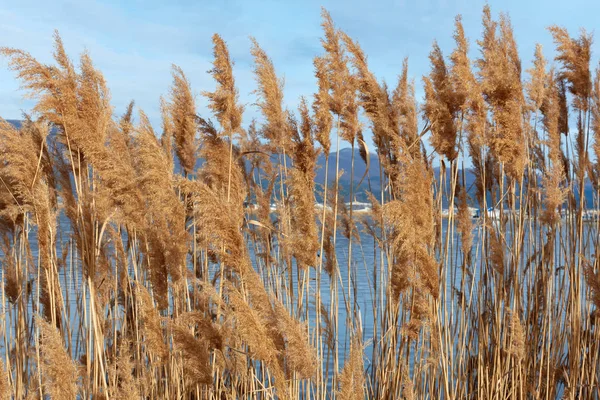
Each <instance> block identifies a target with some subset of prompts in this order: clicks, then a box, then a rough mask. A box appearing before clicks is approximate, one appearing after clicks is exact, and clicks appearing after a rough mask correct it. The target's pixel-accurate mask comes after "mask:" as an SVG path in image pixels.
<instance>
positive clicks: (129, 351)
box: [0, 7, 600, 399]
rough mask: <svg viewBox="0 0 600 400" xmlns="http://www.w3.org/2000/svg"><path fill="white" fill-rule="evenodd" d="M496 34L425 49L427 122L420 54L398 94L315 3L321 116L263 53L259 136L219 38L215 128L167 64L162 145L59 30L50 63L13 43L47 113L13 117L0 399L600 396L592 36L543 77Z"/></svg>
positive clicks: (497, 25) (571, 47) (460, 33)
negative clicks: (344, 161) (377, 184)
mask: <svg viewBox="0 0 600 400" xmlns="http://www.w3.org/2000/svg"><path fill="white" fill-rule="evenodd" d="M482 23H483V37H482V39H481V40H479V41H478V42H477V45H478V47H479V49H480V56H479V58H478V59H475V60H471V59H469V54H470V52H469V41H468V40H467V38H466V36H465V32H464V29H463V26H462V22H461V19H460V17H457V19H456V24H455V32H454V39H455V43H456V44H455V48H454V50H453V51H452V52H451V54H450V56H449V57H445V56H444V55H443V53H442V49H441V48H440V47H439V46H438V45H437V44H435V43H434V45H433V50H432V52H431V54H430V61H431V71H430V72H429V73H427V74H426V75H425V76H424V77H423V84H424V89H425V98H424V101H423V104H418V103H417V99H416V98H415V94H414V93H415V89H414V82H412V81H411V80H409V78H408V76H409V74H408V62H407V61H406V60H405V62H404V64H403V69H402V71H400V75H399V78H398V82H397V85H396V86H395V87H394V88H393V89H390V88H388V86H387V85H386V84H385V83H381V82H379V81H378V79H377V78H376V77H375V75H374V74H373V73H372V72H371V70H370V69H369V65H368V62H367V57H366V55H365V54H364V52H363V51H362V49H361V47H360V45H359V43H358V42H357V41H355V40H354V39H352V38H350V37H349V36H348V35H346V34H345V33H344V32H342V31H341V30H340V29H339V28H338V27H336V26H335V25H334V22H333V20H332V18H331V16H330V15H329V14H328V13H327V12H326V11H323V24H322V27H323V39H322V46H323V52H322V54H320V55H318V56H317V57H316V58H315V60H314V66H315V78H316V83H317V89H316V92H315V95H314V99H312V102H311V100H309V99H304V98H303V99H301V100H300V102H299V104H300V105H299V108H298V110H297V111H296V110H291V109H289V108H287V107H286V106H285V99H284V95H283V93H284V90H283V89H284V88H283V80H282V79H281V78H280V77H279V75H278V74H277V73H276V69H275V65H274V63H273V61H272V60H271V59H270V58H269V56H268V54H267V53H266V51H265V50H264V49H263V48H262V47H261V46H260V44H259V43H258V42H257V41H256V40H254V39H252V46H251V50H250V52H251V55H252V56H253V58H254V63H255V64H254V65H255V67H254V73H255V77H256V85H257V89H256V91H255V95H256V97H257V101H256V105H257V108H258V110H259V111H260V113H261V114H262V118H261V119H260V120H259V121H252V122H249V121H246V120H244V118H243V113H244V106H243V105H242V104H240V102H239V99H238V89H237V87H236V84H235V79H234V75H235V74H234V72H235V69H234V64H233V61H232V59H231V57H230V55H229V51H228V48H227V45H226V43H225V41H224V40H223V38H221V37H220V36H219V35H216V34H215V35H214V36H213V38H212V39H213V44H214V62H213V68H212V69H211V70H210V71H209V73H210V75H211V76H212V77H213V78H214V80H215V82H216V88H215V90H214V91H212V92H209V91H205V92H202V95H203V96H205V97H206V99H207V100H208V104H209V110H210V111H211V112H212V114H213V117H214V119H215V120H216V123H213V122H212V121H211V119H210V118H208V117H209V116H207V115H198V114H197V110H196V103H195V97H194V95H193V93H194V90H193V89H192V88H191V87H190V83H189V80H188V79H187V77H186V75H185V73H184V71H183V70H182V69H181V68H179V67H177V66H173V70H172V71H173V73H172V76H173V82H172V87H171V90H170V91H169V93H168V94H167V96H166V97H165V98H163V99H161V110H162V127H161V130H162V134H161V135H160V139H159V135H158V134H157V132H155V130H154V127H153V126H152V124H151V123H150V122H149V119H148V118H147V116H146V115H145V114H144V113H143V111H141V110H139V112H137V113H136V112H135V110H134V104H133V103H131V104H130V105H129V107H128V108H127V109H126V110H124V113H123V115H122V116H121V117H119V118H115V117H114V115H115V113H119V112H120V111H119V110H117V111H115V110H114V109H113V108H112V106H111V103H110V94H109V91H108V89H107V86H106V82H105V81H104V78H103V76H102V74H101V73H100V71H98V70H97V69H96V68H95V67H94V65H93V63H92V60H91V58H90V56H89V55H88V54H87V53H84V54H83V55H82V56H81V58H80V61H79V65H78V66H75V64H74V63H73V61H72V60H71V59H70V58H69V57H68V56H67V54H66V53H65V50H64V47H63V43H62V41H61V38H60V36H59V35H58V34H56V35H55V48H54V59H55V63H54V64H53V65H45V64H42V63H40V62H38V61H37V60H36V59H35V58H34V57H33V56H31V55H30V54H28V53H26V52H24V51H21V50H15V49H10V48H3V49H2V50H1V53H2V54H3V55H4V56H5V57H6V58H7V59H8V61H9V67H10V68H11V69H12V70H13V71H15V73H16V75H17V78H18V79H19V81H20V82H21V84H22V87H23V89H24V90H25V91H26V93H27V95H28V96H31V97H32V98H33V99H34V100H35V101H36V105H35V107H34V108H33V109H32V110H31V112H30V114H26V115H25V116H24V122H23V124H22V125H21V126H20V127H18V128H17V127H15V126H13V125H11V124H9V123H8V122H5V121H1V122H0V154H2V159H1V160H0V239H1V240H0V249H1V253H0V254H1V262H2V299H1V300H2V314H1V316H0V322H1V324H0V326H1V328H0V332H1V333H2V336H1V337H2V352H1V354H2V360H0V397H2V398H18V399H20V398H45V397H47V396H49V397H51V398H57V399H62V398H64V399H72V398H76V397H78V398H125V399H134V398H194V399H200V398H207V399H208V398H215V399H229V398H231V399H233V398H260V399H270V398H280V399H286V398H290V399H292V398H316V399H327V398H340V399H362V398H377V399H399V398H405V399H413V398H432V399H437V398H445V399H453V398H488V399H501V398H540V399H553V398H558V397H561V396H562V397H563V398H568V399H576V398H577V399H583V398H598V397H599V396H600V394H599V393H598V387H599V386H600V384H599V381H598V379H599V377H600V371H598V368H597V367H598V365H599V360H598V357H599V355H600V347H599V346H600V331H599V330H598V328H597V325H598V324H597V322H598V320H597V319H598V318H599V317H600V313H598V308H599V307H600V271H598V268H599V267H600V265H599V264H598V258H597V255H596V251H597V248H598V244H599V243H598V241H599V237H600V236H599V234H598V232H599V228H600V226H599V224H600V219H598V218H597V217H598V214H590V213H589V212H588V209H590V208H592V209H598V206H599V200H600V185H599V180H598V179H599V176H600V164H599V162H600V161H599V157H600V75H599V74H600V73H599V72H598V70H597V71H596V73H595V75H594V74H592V72H591V70H590V49H591V43H592V39H591V36H590V35H589V34H587V33H586V32H585V31H582V32H581V34H580V36H579V37H575V38H574V37H571V36H570V34H569V33H568V32H567V31H566V30H565V29H563V28H560V27H551V28H550V33H551V34H552V36H553V38H554V41H555V43H556V57H555V63H554V64H553V65H551V66H549V64H551V63H550V62H549V61H548V60H546V59H545V58H544V53H543V51H542V48H541V46H538V47H536V51H535V54H534V55H532V56H533V63H532V68H531V69H530V70H528V71H527V77H526V78H523V77H522V68H521V59H520V55H519V53H518V50H517V45H516V40H515V38H514V36H513V29H512V26H511V22H510V19H509V18H508V16H506V15H500V16H499V18H498V19H494V18H493V16H492V13H491V11H490V9H489V7H485V8H484V11H483V19H482ZM311 111H312V112H311ZM421 120H422V121H423V123H421V122H420V121H421ZM571 120H574V121H575V124H574V127H573V122H572V121H571ZM569 122H571V125H572V127H571V128H569ZM332 135H333V136H334V140H335V143H336V147H335V150H336V152H335V153H330V152H331V148H332V140H331V137H332ZM367 135H370V136H371V137H372V142H373V143H374V145H375V148H374V149H369V148H368V146H367V143H366V141H365V136H367ZM427 140H429V143H430V146H426V145H425V144H424V143H425V141H427ZM343 142H345V144H347V145H348V146H349V147H351V148H352V164H351V168H350V171H342V170H341V169H340V162H339V160H340V146H341V145H342V144H343ZM355 148H356V149H358V150H359V155H360V157H362V159H363V162H364V163H365V164H366V165H367V167H369V166H370V165H371V158H372V157H375V155H372V154H371V153H370V151H374V152H375V153H376V157H377V158H378V160H379V163H378V165H379V166H380V167H379V168H380V170H379V171H376V172H377V173H379V175H380V180H381V182H382V185H381V189H380V190H379V191H375V189H372V188H371V181H370V176H372V175H368V176H367V177H366V181H365V177H362V179H360V182H361V183H362V184H361V185H359V184H357V180H356V179H355V176H354V174H355V171H354V165H355V159H354V153H355V152H354V149H355ZM428 149H432V151H431V152H428ZM590 152H593V153H594V155H593V156H592V155H590ZM320 153H322V154H323V156H324V159H325V182H324V185H323V186H322V187H321V185H318V184H317V183H316V171H317V170H316V169H317V165H318V157H319V154H320ZM331 157H335V161H336V162H335V165H336V168H335V170H331V169H330V168H329V161H330V158H331ZM434 166H439V174H438V173H436V170H435V169H434ZM468 169H469V170H470V171H471V172H472V173H473V174H474V176H475V183H474V184H473V187H469V186H467V183H466V178H465V176H466V173H467V172H468V171H467V170H468ZM342 174H350V176H351V179H350V182H351V183H350V188H349V192H350V198H348V199H344V198H343V195H342V191H343V190H342V189H343V188H342V186H341V182H342V181H341V179H340V178H341V176H342ZM587 182H591V184H592V187H593V190H594V197H593V204H588V202H587V200H586V196H585V190H586V187H587ZM364 187H368V196H369V199H370V202H371V205H372V207H371V211H370V212H369V213H368V215H367V214H358V213H356V212H355V210H354V207H353V201H354V195H355V194H356V193H357V192H358V191H359V190H363V189H362V188H364ZM348 202H349V205H348ZM271 204H274V205H275V210H274V211H272V210H271ZM445 207H447V208H448V215H447V216H444V215H443V213H442V211H443V210H444V208H445ZM470 207H476V208H479V209H480V210H482V211H483V212H482V213H481V216H480V218H472V216H471V211H470ZM488 207H493V208H495V209H496V210H499V216H498V217H497V218H496V217H493V216H491V215H490V214H488V213H487V212H485V210H486V209H487V208H488ZM590 215H592V216H593V215H595V216H596V218H595V219H593V218H592V219H591V220H590V218H589V216H590ZM346 246H347V247H346ZM368 251H370V252H372V255H373V257H372V258H368V259H369V260H371V261H370V264H367V262H366V261H365V260H366V259H367V258H365V259H363V260H362V261H361V260H360V259H358V257H357V255H358V254H359V253H362V254H364V252H368ZM361 268H364V269H366V274H362V273H360V272H359V271H360V269H361ZM365 277H366V279H368V285H367V286H368V292H367V293H362V292H359V291H358V289H357V288H358V286H359V283H360V282H358V281H359V280H361V279H365ZM365 321H369V322H368V324H372V325H373V326H368V325H367V326H365Z"/></svg>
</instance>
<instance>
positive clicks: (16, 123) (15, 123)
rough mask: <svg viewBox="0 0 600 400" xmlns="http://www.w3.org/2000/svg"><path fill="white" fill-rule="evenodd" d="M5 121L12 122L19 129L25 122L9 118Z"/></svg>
mask: <svg viewBox="0 0 600 400" xmlns="http://www.w3.org/2000/svg"><path fill="white" fill-rule="evenodd" d="M5 121H6V122H8V123H9V124H11V125H12V126H14V127H15V128H17V129H20V128H21V125H22V124H23V121H19V120H17V119H7V120H5Z"/></svg>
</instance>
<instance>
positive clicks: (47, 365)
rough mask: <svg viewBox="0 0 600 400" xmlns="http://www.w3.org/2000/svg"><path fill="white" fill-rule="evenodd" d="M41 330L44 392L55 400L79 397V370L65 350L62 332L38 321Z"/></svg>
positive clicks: (44, 322) (39, 319)
mask: <svg viewBox="0 0 600 400" xmlns="http://www.w3.org/2000/svg"><path fill="white" fill-rule="evenodd" d="M37 326H38V328H39V330H40V353H41V357H42V358H41V359H42V365H40V366H39V368H41V369H42V371H43V378H44V392H45V393H47V394H48V395H49V396H50V397H51V398H53V399H59V400H60V399H65V400H66V399H69V400H70V399H74V398H76V397H77V393H78V390H77V368H76V366H75V363H74V362H73V360H72V359H71V357H69V355H68V353H67V352H66V350H65V347H64V343H63V338H62V336H61V334H60V332H59V331H58V330H57V329H56V328H55V327H54V326H52V325H50V324H49V323H48V322H46V321H44V320H42V319H41V318H38V319H37Z"/></svg>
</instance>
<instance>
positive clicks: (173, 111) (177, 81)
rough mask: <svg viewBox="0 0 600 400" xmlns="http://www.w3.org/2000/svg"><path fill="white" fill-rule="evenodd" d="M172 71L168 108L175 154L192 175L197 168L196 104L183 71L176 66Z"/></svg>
mask: <svg viewBox="0 0 600 400" xmlns="http://www.w3.org/2000/svg"><path fill="white" fill-rule="evenodd" d="M171 69H172V72H171V74H172V76H173V84H172V86H171V90H170V93H169V94H170V101H169V102H168V103H167V105H166V107H167V108H168V110H169V114H170V120H171V121H172V122H171V123H172V129H173V131H172V135H173V138H174V140H175V153H176V154H177V158H179V162H180V163H181V166H182V168H183V171H184V172H185V173H186V174H188V175H190V174H192V173H193V172H194V168H195V166H196V147H197V144H196V131H197V129H198V127H197V126H196V102H195V100H194V96H193V95H192V89H191V87H190V82H189V81H188V79H187V77H186V76H185V74H184V73H183V70H182V69H181V68H180V67H178V66H176V65H173V66H172V68H171Z"/></svg>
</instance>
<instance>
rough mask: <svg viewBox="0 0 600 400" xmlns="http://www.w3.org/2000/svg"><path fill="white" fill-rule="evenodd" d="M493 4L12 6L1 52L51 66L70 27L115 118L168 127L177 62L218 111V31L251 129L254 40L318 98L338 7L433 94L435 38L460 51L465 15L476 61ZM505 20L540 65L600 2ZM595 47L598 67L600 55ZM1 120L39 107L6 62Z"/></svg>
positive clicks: (1, 15) (366, 43) (542, 0)
mask: <svg viewBox="0 0 600 400" xmlns="http://www.w3.org/2000/svg"><path fill="white" fill-rule="evenodd" d="M485 3H486V2H485V1H481V0H424V1H411V0H390V1H375V2H373V4H370V2H367V1H364V0H363V1H357V0H346V1H324V0H321V1H318V2H317V1H313V0H303V1H296V2H291V1H290V2H284V1H242V0H221V1H218V0H217V1H206V2H193V1H182V0H174V1H169V2H164V1H141V0H137V1H90V0H77V1H74V0H72V1H64V0H55V1H52V2H48V1H31V0H21V1H11V2H4V4H2V5H0V45H1V46H8V47H15V48H21V49H24V50H27V51H29V52H30V53H31V54H32V55H34V56H35V57H36V58H38V59H39V60H40V61H43V62H51V54H52V33H53V31H54V29H58V30H59V32H60V34H61V36H62V37H63V41H64V43H65V46H66V48H67V51H68V52H69V54H70V56H71V58H72V59H74V60H76V59H77V57H78V55H79V54H80V53H81V52H82V51H83V50H84V49H87V50H88V51H89V52H90V54H91V56H92V58H93V60H94V62H95V64H96V66H97V67H98V68H99V69H100V70H101V71H102V72H103V73H104V75H105V78H106V80H107V82H108V85H109V88H110V90H111V94H112V99H113V105H114V107H115V108H114V111H115V115H120V114H122V113H123V112H124V110H125V107H126V105H127V103H128V102H129V100H131V99H133V100H135V101H136V105H137V106H138V107H139V108H141V109H143V110H144V111H145V112H146V113H147V114H148V115H149V116H150V118H151V121H152V122H153V123H155V124H156V125H157V127H158V126H159V125H158V124H159V123H160V118H159V96H160V95H161V94H166V93H167V91H168V88H169V84H170V81H171V77H170V66H171V64H172V63H174V64H177V65H179V66H181V67H182V68H183V70H184V71H185V73H186V74H187V75H188V78H189V79H190V81H191V84H192V88H193V90H194V92H195V93H196V94H197V104H198V109H199V113H200V114H201V115H203V116H207V115H208V111H207V110H206V101H205V99H204V98H203V97H202V96H200V92H201V91H203V90H211V89H212V88H213V87H214V83H213V82H212V80H211V77H210V76H209V75H208V74H207V73H206V71H207V70H209V69H210V67H211V65H210V62H211V58H212V43H211V35H212V34H213V33H215V32H218V33H219V34H221V36H222V37H223V38H224V39H225V40H226V41H227V43H228V45H229V48H230V53H231V55H232V57H233V59H234V61H235V63H236V64H235V67H234V72H235V76H236V80H237V85H238V87H239V91H240V100H241V101H242V102H243V103H245V104H246V105H247V107H246V109H247V111H246V113H245V123H249V121H250V119H251V118H252V117H255V116H257V113H256V109H255V107H254V106H253V105H252V103H253V102H254V101H255V96H254V95H253V94H252V91H253V90H254V89H255V83H254V79H253V76H252V59H251V57H250V53H249V49H250V41H249V39H248V37H249V36H254V37H255V38H256V39H257V40H258V42H259V43H260V44H261V46H262V47H263V48H264V49H265V50H266V51H267V53H268V54H269V55H270V56H271V58H272V59H273V62H274V64H275V67H276V69H277V71H278V73H279V75H280V76H282V77H283V78H284V79H285V101H286V103H287V104H288V106H289V107H291V108H292V107H295V105H297V104H298V99H299V97H300V96H302V95H304V96H309V97H310V96H312V93H313V92H314V90H315V88H316V86H315V78H314V76H313V66H312V59H313V57H314V56H316V55H318V54H321V52H322V49H321V47H320V42H319V38H320V36H321V30H320V7H321V6H324V7H325V8H327V9H328V10H329V11H330V13H331V15H332V17H333V19H334V21H335V23H336V25H338V26H339V27H340V28H341V29H343V30H344V31H346V32H347V33H348V34H349V35H350V36H351V37H353V38H354V39H356V40H358V41H359V43H360V44H361V46H362V47H363V50H364V51H365V52H366V54H367V55H368V57H369V64H370V66H371V69H372V70H373V72H374V73H375V74H376V75H377V76H378V78H379V79H385V80H386V81H387V82H388V83H389V84H390V85H393V84H395V82H396V77H397V75H398V73H399V72H400V69H401V65H402V60H403V58H404V57H405V56H408V57H409V72H410V75H411V77H412V78H413V79H415V82H416V85H417V97H418V98H419V99H420V98H422V90H421V76H422V75H423V74H427V73H428V72H429V60H428V58H427V56H428V54H429V51H430V49H431V44H432V42H433V40H434V39H437V40H438V42H439V44H440V46H441V48H442V50H443V51H444V53H445V54H449V53H450V52H451V51H452V48H453V40H452V32H453V24H454V17H455V15H457V14H462V16H463V23H464V26H465V30H466V33H467V36H468V37H469V40H470V42H471V53H472V54H471V56H472V57H473V58H475V57H477V56H478V49H477V47H476V45H475V40H476V39H479V37H480V35H481V10H482V8H483V6H484V4H485ZM488 3H489V4H490V6H491V7H492V12H493V14H494V15H495V16H497V15H498V13H499V12H507V13H508V14H509V15H510V17H511V19H512V22H513V26H514V30H515V36H516V38H517V42H518V45H519V51H520V55H521V58H522V60H523V64H524V67H525V68H527V67H529V63H530V60H531V58H532V56H533V52H534V47H535V44H536V43H538V42H539V43H541V44H542V45H543V46H544V52H545V55H546V57H547V58H553V57H554V52H553V45H552V39H551V36H550V34H549V33H548V31H547V30H546V29H545V28H546V27H547V26H549V25H551V24H558V25H562V26H565V27H566V28H567V29H569V31H570V33H571V34H572V35H575V34H577V33H578V29H579V28H580V27H581V28H585V29H587V30H589V31H593V30H594V28H595V27H596V24H597V21H598V15H600V2H598V1H592V0H589V1H585V0H570V1H555V0H534V1H524V0H520V1H519V0H505V1H500V0H496V1H489V2H488ZM599 44H600V39H598V42H597V43H595V44H594V59H593V60H594V62H593V68H595V66H596V65H597V60H598V58H597V55H598V53H600V46H599ZM0 82H1V84H0V116H2V117H4V118H20V116H21V112H22V110H25V111H27V110H28V109H29V108H30V107H31V105H32V103H31V101H30V100H23V99H22V95H23V92H22V91H20V90H19V84H18V82H16V81H15V80H14V74H13V73H12V72H10V71H8V70H7V69H6V60H2V61H0Z"/></svg>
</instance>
